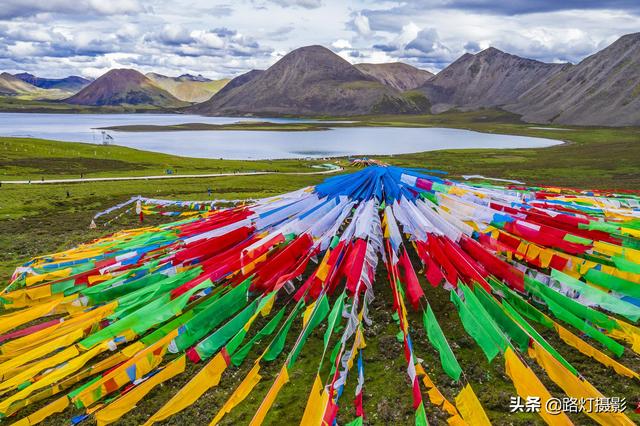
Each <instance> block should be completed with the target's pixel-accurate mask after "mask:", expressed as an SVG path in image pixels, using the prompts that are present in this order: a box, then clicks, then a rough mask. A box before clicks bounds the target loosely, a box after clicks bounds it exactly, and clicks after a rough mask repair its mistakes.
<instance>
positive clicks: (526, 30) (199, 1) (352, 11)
mask: <svg viewBox="0 0 640 426" xmlns="http://www.w3.org/2000/svg"><path fill="white" fill-rule="evenodd" d="M639 24H640V1H638V0H611V1H607V0H602V1H581V0H562V1H559V0H542V1H538V0H533V1H531V0H515V1H495V0H494V1H486V0H415V1H404V2H399V1H368V0H342V1H340V0H235V1H231V0H229V1H215V0H154V1H143V0H1V1H0V70H1V71H9V72H18V71H30V72H34V73H36V74H38V75H41V76H45V77H61V76H64V75H69V74H79V75H85V76H91V77H96V76H99V75H100V74H102V73H104V72H105V71H106V70H108V69H111V68H118V67H126V68H136V69H138V70H140V71H143V72H148V71H156V72H160V73H164V74H168V75H179V74H182V73H187V72H190V73H195V74H198V73H200V74H203V75H205V76H207V77H211V78H218V77H226V76H235V75H237V74H239V73H242V72H245V71H248V70H250V69H253V68H266V67H268V66H269V65H271V64H273V63H274V62H275V61H277V60H278V59H279V58H280V57H282V55H284V54H286V53H287V52H288V51H290V50H292V49H294V48H296V47H300V46H304V45H309V44H322V45H325V46H327V47H329V48H331V49H332V50H333V51H335V52H336V53H338V54H339V55H341V56H342V57H344V58H345V59H347V60H349V61H350V62H353V63H357V62H390V61H404V62H407V63H410V64H412V65H415V66H418V67H421V68H425V69H428V70H431V71H434V72H437V71H439V70H441V69H442V68H443V67H445V66H446V65H447V64H449V63H450V62H452V61H453V60H455V59H456V58H458V57H459V56H460V55H462V54H463V53H465V52H472V53H474V52H477V51H478V50H480V49H484V48H486V47H489V46H494V47H497V48H499V49H501V50H504V51H507V52H509V53H513V54H517V55H520V56H525V57H529V58H533V59H538V60H542V61H547V62H565V61H569V62H574V63H575V62H578V61H580V60H581V59H583V58H584V57H585V56H588V55H589V54H591V53H594V52H595V51H597V50H599V49H601V48H603V47H605V46H607V45H608V44H610V43H612V42H613V41H615V40H616V39H617V38H618V37H620V36H621V35H623V34H627V33H631V32H635V31H638V30H639V29H640V25H639Z"/></svg>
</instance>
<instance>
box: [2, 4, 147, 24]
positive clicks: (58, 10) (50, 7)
mask: <svg viewBox="0 0 640 426" xmlns="http://www.w3.org/2000/svg"><path fill="white" fill-rule="evenodd" d="M143 10H144V8H143V7H142V5H141V4H140V3H139V2H138V0H74V1H68V0H2V2H0V19H12V18H18V17H29V16H33V15H37V14H39V13H52V14H61V15H86V14H92V15H96V14H97V15H128V14H135V13H140V12H142V11H143Z"/></svg>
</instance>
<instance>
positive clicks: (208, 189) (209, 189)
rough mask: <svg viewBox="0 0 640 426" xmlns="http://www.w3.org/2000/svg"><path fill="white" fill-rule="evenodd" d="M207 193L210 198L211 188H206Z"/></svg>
mask: <svg viewBox="0 0 640 426" xmlns="http://www.w3.org/2000/svg"><path fill="white" fill-rule="evenodd" d="M207 193H208V194H209V198H211V188H207Z"/></svg>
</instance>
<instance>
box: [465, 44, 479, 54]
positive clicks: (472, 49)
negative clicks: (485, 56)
mask: <svg viewBox="0 0 640 426" xmlns="http://www.w3.org/2000/svg"><path fill="white" fill-rule="evenodd" d="M464 50H465V51H467V52H470V53H476V52H479V51H481V50H482V48H481V47H480V44H478V42H476V41H468V42H466V43H465V44H464Z"/></svg>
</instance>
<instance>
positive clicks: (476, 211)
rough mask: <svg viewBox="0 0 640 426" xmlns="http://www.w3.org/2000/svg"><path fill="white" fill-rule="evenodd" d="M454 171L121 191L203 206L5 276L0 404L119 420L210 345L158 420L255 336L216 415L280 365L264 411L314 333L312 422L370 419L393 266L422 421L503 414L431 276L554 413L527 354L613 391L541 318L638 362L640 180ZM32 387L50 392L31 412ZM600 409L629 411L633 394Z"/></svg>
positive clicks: (570, 382) (585, 385)
mask: <svg viewBox="0 0 640 426" xmlns="http://www.w3.org/2000/svg"><path fill="white" fill-rule="evenodd" d="M441 176H442V175H441V174H439V173H434V172H430V171H426V170H421V169H403V168H398V167H391V166H371V167H367V168H364V169H362V170H360V171H358V172H355V173H351V174H344V175H340V176H336V177H332V178H329V179H327V180H325V181H324V182H323V183H321V184H319V185H316V186H311V187H306V188H303V189H300V190H298V191H295V192H291V193H287V194H284V195H281V196H276V197H270V198H265V199H261V200H257V201H254V202H252V203H247V204H243V205H235V206H232V207H228V208H221V209H217V208H211V205H210V204H209V205H207V206H206V208H203V203H193V202H169V201H166V200H152V199H143V198H142V197H138V198H135V199H132V200H133V201H129V202H128V203H124V204H122V205H120V206H117V207H120V208H122V207H125V206H127V205H128V204H131V203H134V202H135V203H138V204H139V209H145V208H146V209H147V211H148V212H149V211H152V210H153V209H154V208H152V207H142V206H141V204H143V203H145V202H146V203H147V204H149V205H155V206H156V207H155V209H157V211H169V210H167V209H169V208H170V207H175V208H176V209H179V210H180V211H185V209H187V210H188V209H192V210H193V211H194V212H195V213H197V214H193V215H183V214H181V215H180V216H181V217H180V220H178V221H176V222H171V223H168V224H165V225H159V226H153V227H144V228H139V229H131V230H124V231H120V232H117V233H115V234H112V235H109V236H107V237H104V238H100V239H97V240H94V241H92V242H89V243H87V244H82V245H80V246H77V247H75V248H72V249H70V250H66V251H63V252H59V253H54V254H49V255H43V256H39V257H36V258H34V259H32V260H31V261H29V262H27V263H25V264H24V265H22V266H20V267H18V268H17V269H16V271H15V273H14V275H13V277H12V279H11V282H10V283H9V285H8V287H7V288H6V289H5V290H4V292H3V293H2V295H1V297H2V304H3V307H4V309H5V313H4V314H3V315H2V316H1V317H0V319H1V320H0V395H1V396H0V398H1V399H0V416H2V417H11V418H13V419H19V420H18V422H17V423H16V424H19V425H33V424H36V423H39V422H41V421H42V420H44V419H46V418H47V417H49V416H51V415H53V414H55V413H59V412H62V411H63V410H65V409H66V408H67V407H69V406H70V405H72V404H73V405H75V407H77V408H81V409H83V414H82V415H80V416H76V417H74V418H73V419H72V422H73V423H74V424H75V423H80V422H82V421H84V420H86V419H89V418H94V419H95V421H97V423H98V424H99V425H106V424H109V423H112V422H115V421H117V420H118V419H120V418H121V417H122V416H124V415H125V414H126V413H128V412H129V411H131V410H133V409H134V408H135V406H136V404H137V403H138V402H139V401H141V400H142V399H143V398H144V397H145V396H146V395H147V394H148V393H149V392H150V391H151V390H152V389H153V388H154V387H156V386H158V385H159V384H161V383H165V382H168V381H171V380H172V379H173V378H175V377H176V376H178V375H181V374H186V373H185V372H186V370H187V365H188V364H190V363H193V364H201V365H203V366H202V368H201V369H200V370H199V372H198V373H197V374H195V375H194V376H193V377H192V378H191V379H190V380H189V381H188V382H187V383H186V385H184V387H182V388H181V389H180V390H179V391H178V392H177V393H175V395H173V396H172V397H171V399H170V400H169V401H168V402H167V403H166V404H165V405H164V406H162V407H161V408H160V409H159V410H158V411H157V412H156V413H155V414H153V415H152V416H151V417H150V418H149V419H148V421H147V424H149V425H151V424H153V423H155V422H159V421H162V420H165V419H168V418H169V417H171V416H173V415H175V414H176V413H179V412H180V411H182V410H184V409H185V408H186V407H189V406H190V405H191V404H193V403H194V402H195V401H196V400H197V399H198V398H199V397H201V396H202V395H203V394H204V393H205V392H207V391H208V390H209V389H211V388H212V387H215V386H218V385H219V383H220V382H221V380H223V373H224V372H225V371H226V370H227V369H229V368H235V367H237V366H240V365H242V364H243V363H245V360H246V359H247V358H248V357H249V355H250V354H253V355H252V358H254V360H253V366H252V368H251V369H250V370H249V372H248V373H247V375H246V376H245V377H244V378H243V380H242V381H241V383H240V384H239V385H238V386H237V388H235V389H233V390H232V391H230V393H229V396H228V399H227V400H226V401H225V402H224V404H223V405H221V406H220V407H219V409H218V412H217V414H216V415H215V416H214V417H213V418H212V419H211V424H217V423H219V422H220V421H221V420H222V419H223V418H224V416H225V415H227V414H228V413H230V412H231V411H232V410H234V408H235V407H236V406H238V405H239V404H242V402H243V400H245V399H246V398H247V397H248V395H250V394H251V392H252V391H253V390H254V388H255V387H256V385H257V384H258V383H260V382H261V381H263V380H271V386H270V388H269V391H268V392H267V394H266V396H265V397H264V399H263V401H262V403H261V404H260V406H259V408H258V409H257V411H256V412H255V414H254V416H253V418H252V420H251V424H252V425H259V424H262V423H263V421H264V420H265V418H267V416H268V413H269V411H270V409H271V407H272V405H273V404H274V402H275V401H276V399H277V397H278V393H279V392H280V390H281V389H282V388H283V387H284V386H286V385H287V383H288V382H289V380H290V376H289V372H290V371H291V369H292V368H293V366H294V364H295V363H296V361H297V360H298V358H299V356H300V354H301V352H302V351H303V350H304V346H305V343H306V342H307V340H308V339H310V338H314V339H315V338H317V339H322V353H321V356H320V357H319V359H318V369H317V374H316V376H315V380H314V381H313V385H312V387H311V389H309V390H308V394H307V398H308V400H307V403H306V409H305V410H304V414H303V417H302V418H301V424H305V425H314V424H315V425H332V424H334V423H335V422H336V419H337V416H338V412H339V411H341V413H342V414H341V418H343V419H344V418H350V419H351V420H352V421H351V423H350V424H352V425H358V424H362V423H363V421H365V419H366V417H367V413H366V412H365V409H364V407H365V405H366V404H365V402H366V401H363V400H364V399H365V398H366V396H365V394H364V393H363V389H365V388H366V386H367V384H366V360H367V345H366V342H365V331H366V329H367V327H370V326H371V325H372V324H371V318H370V315H369V308H370V306H371V303H372V301H373V300H374V298H375V297H376V293H378V289H379V288H380V286H389V289H390V292H391V294H392V297H393V312H389V315H390V316H391V317H392V318H393V319H394V321H395V322H396V323H397V326H398V339H399V340H401V341H402V345H403V350H404V357H405V361H406V374H407V377H408V381H409V383H410V386H409V387H408V388H407V389H406V392H407V393H408V394H410V398H412V400H413V409H414V411H415V423H416V425H425V424H427V417H428V416H427V413H428V412H429V411H430V410H439V411H442V412H443V413H445V414H446V416H447V417H448V422H449V423H450V424H452V425H464V424H468V425H483V424H490V418H489V416H487V414H486V412H485V410H484V409H483V407H482V405H481V403H480V401H479V400H478V398H477V396H476V393H475V391H474V389H472V387H471V385H470V384H469V382H468V381H467V379H466V377H465V374H464V368H463V367H464V366H463V365H460V363H459V362H458V360H457V358H456V355H455V352H454V351H453V350H452V349H451V347H450V345H449V342H448V339H447V337H446V334H447V333H446V327H444V329H443V328H442V327H441V324H440V322H439V320H438V318H437V315H436V312H434V310H433V309H432V307H431V305H430V304H429V301H428V299H429V293H430V292H431V291H436V290H435V289H431V287H434V288H436V287H441V288H442V289H444V290H446V291H449V295H450V300H451V305H450V306H451V308H452V309H454V310H455V312H457V314H458V316H459V318H460V321H461V323H462V325H463V327H464V329H465V331H466V332H467V333H468V334H469V335H470V336H471V337H472V338H473V340H474V341H475V342H476V343H477V345H478V347H479V348H480V350H481V351H482V353H484V355H485V356H486V358H487V359H488V361H489V362H492V361H493V360H494V359H495V358H496V357H497V356H498V355H499V354H501V355H502V356H501V359H503V360H504V363H505V366H504V367H505V373H506V375H507V376H508V377H509V378H510V379H511V380H512V381H513V385H514V387H515V390H516V392H517V394H518V395H520V396H522V397H523V398H526V397H528V396H532V395H535V396H539V397H540V398H541V401H542V403H541V406H542V410H541V411H540V416H541V417H542V419H543V420H544V421H545V422H547V423H549V424H554V425H555V424H571V420H570V419H569V417H567V416H566V415H565V414H556V413H549V412H547V411H546V410H545V401H547V400H549V399H550V398H552V397H553V395H552V393H551V392H550V391H549V390H548V389H547V388H546V387H545V385H544V384H543V382H542V381H541V380H540V379H539V378H538V376H537V375H536V373H534V371H533V370H532V369H531V367H530V366H531V365H532V364H534V363H536V364H538V366H539V367H540V369H541V370H543V371H544V373H545V374H546V375H547V376H548V378H549V379H550V380H551V381H553V382H554V383H555V384H556V385H557V386H558V387H559V388H560V389H561V390H562V392H564V394H566V395H567V396H569V397H571V398H598V397H602V396H603V395H602V394H601V392H600V391H599V390H598V389H596V388H595V387H594V386H593V385H592V384H591V383H589V382H588V381H587V380H585V379H584V377H583V376H582V375H581V374H580V371H579V370H578V369H577V368H576V367H575V366H573V365H572V364H571V363H570V362H569V361H567V360H566V359H565V358H563V357H562V356H561V355H560V353H559V352H558V351H556V349H555V348H554V347H552V346H551V345H550V344H549V343H548V342H547V341H546V340H545V339H544V338H543V337H542V335H541V334H540V333H538V332H537V331H536V328H540V327H544V328H546V329H549V330H551V331H553V332H555V333H557V335H558V336H559V338H560V339H561V340H562V341H564V342H565V343H566V344H568V345H569V346H571V347H573V348H574V349H575V350H577V351H579V352H581V353H583V354H585V355H587V356H589V357H591V358H593V360H594V361H596V362H598V363H601V364H603V365H605V366H607V367H609V368H610V369H611V372H612V374H618V375H620V376H625V377H629V378H632V379H639V378H640V376H638V373H637V372H636V371H633V370H632V369H630V368H628V367H626V366H625V365H623V364H621V363H620V362H618V361H617V360H616V358H619V357H620V356H621V355H622V354H623V352H625V351H633V352H636V353H640V329H639V328H637V327H636V326H635V325H634V323H636V322H637V320H638V318H640V197H639V196H638V194H636V193H631V192H627V193H621V192H617V193H613V192H608V191H579V190H571V189H562V188H553V187H527V186H524V185H521V184H516V183H514V184H510V185H508V186H498V185H495V184H488V183H471V182H456V181H453V180H449V179H445V178H443V177H441ZM158 206H159V207H158ZM114 211H115V209H109V211H108V212H107V214H108V213H113V212H114ZM176 215H177V214H176ZM384 273H386V276H387V279H381V278H379V275H380V274H384ZM377 275H378V279H376V276H377ZM440 291H442V290H440ZM407 308H409V309H414V310H417V311H419V312H421V314H422V317H423V324H415V323H414V324H411V323H410V321H409V318H408V309H407ZM294 324H296V327H293V329H295V330H298V329H299V330H300V331H299V333H298V334H297V336H296V335H294V334H291V333H290V332H291V330H292V326H293V325H294ZM571 330H573V331H571ZM416 333H426V336H427V337H428V341H429V342H430V344H431V345H432V346H433V348H435V350H436V351H437V352H438V354H439V357H440V362H441V367H442V369H443V371H444V372H445V373H446V374H447V375H448V376H449V377H450V378H451V379H452V380H453V381H456V382H458V383H460V385H461V389H462V391H461V392H460V393H459V394H458V395H457V396H455V398H452V401H450V400H449V399H447V398H446V397H445V396H444V395H443V394H442V393H441V392H440V390H439V389H438V387H437V384H436V383H435V382H434V381H433V380H432V378H431V377H429V375H428V374H427V372H426V371H425V368H424V366H423V365H422V364H423V361H422V360H421V359H420V357H419V354H418V353H416V352H417V351H418V350H417V348H416V347H415V346H414V344H413V341H412V335H414V336H415V334H416ZM265 363H276V364H277V365H278V366H279V370H278V373H277V374H276V376H275V377H263V375H262V374H263V373H261V368H262V367H263V366H264V364H265ZM348 381H354V382H355V383H356V386H355V389H356V392H355V395H352V398H353V404H351V403H346V404H345V403H344V402H343V399H344V398H343V391H344V389H345V385H346V383H347V382H348ZM389 391H390V392H396V391H402V390H395V389H393V390H391V389H390V390H389ZM32 404H38V406H39V407H41V408H39V409H38V410H36V411H33V410H29V411H30V414H28V415H27V416H26V417H23V416H22V417H21V412H22V410H24V409H25V408H26V407H29V406H31V405H32ZM586 415H589V416H590V417H591V418H592V419H593V420H594V421H596V422H598V423H600V424H616V425H619V424H633V422H632V421H631V420H630V419H629V418H628V417H627V416H626V415H625V414H624V413H616V412H606V413H604V412H590V413H586Z"/></svg>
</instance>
